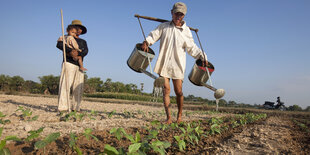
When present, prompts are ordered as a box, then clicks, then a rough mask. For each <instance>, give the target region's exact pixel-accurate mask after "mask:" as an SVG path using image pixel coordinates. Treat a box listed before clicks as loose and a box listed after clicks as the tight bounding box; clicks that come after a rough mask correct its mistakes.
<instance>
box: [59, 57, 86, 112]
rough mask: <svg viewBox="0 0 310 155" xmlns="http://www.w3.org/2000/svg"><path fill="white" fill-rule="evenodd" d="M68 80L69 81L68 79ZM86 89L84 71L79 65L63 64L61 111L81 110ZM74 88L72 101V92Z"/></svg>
mask: <svg viewBox="0 0 310 155" xmlns="http://www.w3.org/2000/svg"><path fill="white" fill-rule="evenodd" d="M66 80H67V81H66ZM83 89H84V73H83V72H82V71H80V69H79V66H77V65H74V64H72V63H69V62H66V63H63V64H62V69H61V76H60V81H59V92H58V110H59V111H71V110H75V111H80V104H81V100H82V95H83ZM71 90H72V102H71V101H70V92H71Z"/></svg>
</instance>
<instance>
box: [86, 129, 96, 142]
mask: <svg viewBox="0 0 310 155" xmlns="http://www.w3.org/2000/svg"><path fill="white" fill-rule="evenodd" d="M92 132H93V130H92V129H90V128H87V129H85V131H84V133H83V134H84V136H85V137H86V139H87V140H89V138H90V137H92V138H93V139H94V140H96V141H99V140H98V138H97V137H96V136H94V135H92Z"/></svg>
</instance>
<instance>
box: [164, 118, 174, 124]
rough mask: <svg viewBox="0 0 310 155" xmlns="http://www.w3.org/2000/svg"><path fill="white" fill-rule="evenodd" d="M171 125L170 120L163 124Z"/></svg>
mask: <svg viewBox="0 0 310 155" xmlns="http://www.w3.org/2000/svg"><path fill="white" fill-rule="evenodd" d="M171 123H172V120H171V119H168V120H166V122H165V123H164V124H168V125H170V124H171Z"/></svg>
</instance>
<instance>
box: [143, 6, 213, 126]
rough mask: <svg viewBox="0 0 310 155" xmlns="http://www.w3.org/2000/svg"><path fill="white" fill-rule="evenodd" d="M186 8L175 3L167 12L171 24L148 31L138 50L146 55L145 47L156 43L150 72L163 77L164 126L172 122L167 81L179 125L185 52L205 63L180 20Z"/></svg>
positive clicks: (164, 24) (185, 26) (206, 62)
mask: <svg viewBox="0 0 310 155" xmlns="http://www.w3.org/2000/svg"><path fill="white" fill-rule="evenodd" d="M186 12H187V7H186V5H185V4H184V3H182V2H177V3H175V4H174V5H173V8H172V10H171V15H172V21H171V22H165V23H162V24H160V25H159V26H158V27H157V28H156V29H155V30H153V31H151V32H150V34H149V35H148V37H147V38H146V39H145V41H144V42H143V44H142V49H143V50H144V51H146V52H148V46H151V45H152V44H154V43H155V42H156V41H158V40H160V51H159V56H158V59H157V62H156V65H155V68H154V72H156V73H157V74H159V76H161V77H164V79H165V84H164V91H163V100H164V108H165V111H166V115H167V120H166V123H167V124H170V123H172V119H171V112H170V106H169V105H170V79H172V83H173V86H174V91H175V94H176V97H177V105H178V115H177V123H180V122H182V109H183V99H184V97H183V91H182V85H183V79H184V73H185V66H186V51H187V53H188V54H190V55H191V56H192V57H194V58H195V59H201V60H203V61H202V62H205V65H207V64H208V61H207V55H206V54H205V53H204V52H202V50H201V49H199V47H198V46H197V45H196V44H195V43H194V39H193V36H192V33H191V31H190V29H189V27H188V26H187V25H186V22H185V21H184V20H183V18H184V16H185V15H186Z"/></svg>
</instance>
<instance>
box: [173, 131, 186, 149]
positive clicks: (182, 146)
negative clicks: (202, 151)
mask: <svg viewBox="0 0 310 155" xmlns="http://www.w3.org/2000/svg"><path fill="white" fill-rule="evenodd" d="M174 139H175V140H176V141H177V144H178V146H179V150H180V151H184V149H185V148H186V144H185V141H184V135H183V134H182V135H180V136H174Z"/></svg>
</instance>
